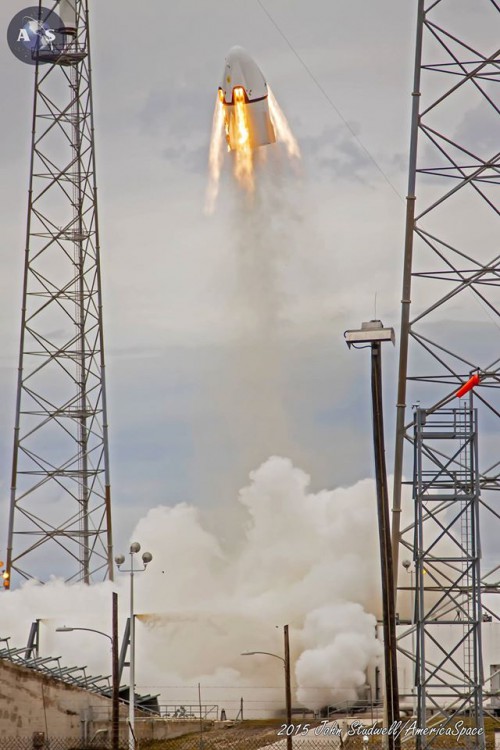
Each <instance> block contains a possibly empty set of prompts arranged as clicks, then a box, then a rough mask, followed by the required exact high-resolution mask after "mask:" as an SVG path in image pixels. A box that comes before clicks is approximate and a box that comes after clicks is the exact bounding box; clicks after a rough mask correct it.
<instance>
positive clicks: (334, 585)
mask: <svg viewBox="0 0 500 750" xmlns="http://www.w3.org/2000/svg"><path fill="white" fill-rule="evenodd" d="M309 485H310V478H309V477H308V476H307V474H306V473H305V472H303V471H302V470H300V469H298V468H296V467H294V466H293V465H292V463H291V461H290V460H288V459H285V458H278V457H274V458H270V459H269V460H268V461H266V462H265V463H264V464H262V466H260V467H259V468H258V469H257V470H255V471H253V472H252V473H251V476H250V483H249V484H248V486H247V487H245V488H244V489H242V490H241V492H240V494H239V503H240V504H241V505H242V506H243V508H244V511H245V512H244V518H245V519H246V521H245V523H244V525H243V526H242V527H240V528H237V529H235V530H234V536H235V540H236V542H237V543H236V544H235V545H232V549H233V550H236V551H231V552H229V551H228V550H226V549H225V548H224V545H223V544H222V543H221V541H220V540H219V539H218V538H217V536H216V535H215V534H213V533H209V532H208V531H207V530H206V528H204V526H203V524H202V522H201V520H200V515H199V512H198V511H197V509H196V508H194V507H192V506H189V505H187V504H185V503H182V504H179V505H176V506H174V507H163V506H162V507H157V508H154V509H152V510H150V511H149V512H148V513H147V515H146V516H145V517H144V518H143V519H142V520H141V521H140V523H139V524H138V526H137V528H136V529H135V531H134V533H133V535H132V538H133V539H134V540H135V539H137V540H138V541H140V542H141V544H142V549H143V550H149V551H151V552H152V554H153V562H152V563H150V565H149V566H148V569H147V571H146V572H145V573H142V574H141V575H138V576H137V577H136V612H137V613H139V618H138V627H137V685H138V689H139V690H141V691H142V692H152V693H159V694H160V696H161V700H162V702H169V703H172V702H177V703H179V702H184V703H189V702H190V701H192V702H193V703H194V702H196V685H197V684H198V682H200V683H201V685H202V691H203V701H204V702H218V703H219V704H220V703H222V702H223V701H225V702H226V703H227V705H226V708H228V710H232V709H233V708H234V709H235V710H234V712H233V715H234V714H235V713H236V706H237V704H238V702H239V696H240V695H244V696H245V701H246V702H247V715H249V716H252V709H253V711H254V714H253V715H257V714H258V713H259V712H260V713H261V712H262V710H263V709H267V710H269V709H276V708H279V707H280V706H282V703H283V690H282V674H281V671H280V668H279V663H278V662H277V661H276V660H274V659H270V658H268V657H265V656H261V657H258V656H257V657H246V658H245V657H242V656H241V653H242V652H243V651H245V650H255V651H270V652H274V653H276V654H278V655H280V654H282V653H283V641H282V637H283V636H282V625H283V624H285V623H288V624H289V625H290V641H291V648H292V657H293V661H294V662H296V670H295V680H296V694H295V700H296V701H300V702H302V703H304V704H305V705H309V706H312V707H317V706H319V705H320V704H324V703H327V702H332V701H333V700H334V699H335V700H339V699H340V698H341V697H342V699H345V698H346V697H351V696H353V695H354V693H355V688H356V687H358V686H360V685H362V684H363V683H364V682H365V670H366V668H367V667H368V666H369V664H372V663H373V662H374V660H375V659H376V658H377V655H378V653H379V646H378V643H377V641H376V640H375V628H374V624H375V618H374V617H373V615H370V614H367V612H366V611H365V610H364V607H366V608H368V610H371V611H374V607H375V601H376V600H377V591H378V579H379V568H378V556H377V549H376V538H377V537H376V519H375V497H374V484H373V482H372V481H371V480H365V481H363V482H360V483H358V484H357V485H356V486H354V487H352V488H350V489H342V488H339V489H336V490H323V491H320V492H317V493H314V492H311V490H310V487H309ZM113 587H114V588H115V589H117V590H118V591H119V594H120V619H121V624H122V626H123V623H124V618H125V617H126V615H127V606H128V576H126V575H124V576H120V574H118V580H117V581H116V583H115V584H114V585H113V584H111V583H103V584H97V585H94V586H91V587H86V586H84V585H83V584H76V585H72V586H67V585H65V584H64V583H62V582H61V581H52V582H49V583H48V584H46V585H45V586H41V585H37V584H34V583H28V584H26V585H25V586H24V587H23V588H22V589H19V590H16V591H13V592H11V593H10V594H8V595H4V597H3V600H2V605H3V606H2V633H1V634H0V635H2V636H6V635H11V636H12V642H11V643H12V645H22V644H23V643H25V642H26V635H27V632H28V628H29V624H30V622H31V621H32V620H33V619H35V618H37V617H38V618H42V619H43V622H42V632H41V636H42V637H41V645H42V651H43V655H49V654H51V655H56V656H57V655H61V654H62V655H63V659H64V663H68V664H69V663H70V662H71V664H82V665H83V664H85V665H86V666H87V667H88V670H87V671H93V672H98V673H103V672H106V671H109V668H107V666H106V665H107V664H108V663H109V662H108V660H109V650H108V649H107V648H106V644H105V643H102V642H100V640H102V641H104V639H99V637H98V636H96V635H92V634H89V633H73V634H64V635H63V634H61V633H57V632H56V631H55V628H56V627H59V626H61V625H69V626H80V627H91V628H96V629H99V630H103V631H107V632H109V630H110V611H109V610H110V600H111V590H112V588H113ZM277 626H279V627H278V629H277ZM126 680H127V675H126V674H124V679H123V681H124V682H126ZM266 686H267V687H266ZM270 687H276V690H275V691H274V692H272V691H271V693H269V692H268V689H269V688H270Z"/></svg>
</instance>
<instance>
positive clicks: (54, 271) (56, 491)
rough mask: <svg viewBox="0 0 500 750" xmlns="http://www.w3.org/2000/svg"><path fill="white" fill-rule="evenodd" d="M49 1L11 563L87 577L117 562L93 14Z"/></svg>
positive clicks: (108, 574) (41, 57) (37, 100)
mask: <svg viewBox="0 0 500 750" xmlns="http://www.w3.org/2000/svg"><path fill="white" fill-rule="evenodd" d="M47 8H49V9H50V12H54V11H55V13H56V14H57V16H58V17H59V19H60V20H61V21H62V23H63V27H62V28H61V29H58V31H59V32H60V37H61V39H62V41H61V39H59V41H58V42H56V43H55V44H54V45H51V46H50V47H45V48H44V49H39V50H37V51H35V52H34V54H35V55H36V56H37V57H36V64H35V65H34V77H35V81H34V95H33V123H32V141H31V158H30V180H29V201H28V214H27V225H26V250H25V265H24V280H23V303H22V322H21V337H20V352H19V371H18V384H17V398H16V414H15V432H14V448H13V461H12V483H11V500H10V517H9V527H8V543H7V572H8V573H11V574H12V576H13V577H17V579H18V580H19V579H31V578H34V579H38V580H41V581H43V580H46V579H47V578H48V577H49V576H50V575H57V576H60V577H62V578H64V579H65V580H66V581H84V582H86V583H90V582H92V581H98V580H103V579H106V578H110V579H111V578H112V577H113V564H112V530H111V494H110V476H109V454H108V434H107V410H106V386H105V367H104V340H103V325H102V296H101V271H100V251H99V229H98V213H97V187H96V172H95V150H94V119H93V103H92V76H91V57H90V36H89V13H88V2H87V0H58V1H57V2H51V3H48V4H47ZM40 13H42V6H41V5H40ZM39 20H41V19H39ZM42 20H43V19H42Z"/></svg>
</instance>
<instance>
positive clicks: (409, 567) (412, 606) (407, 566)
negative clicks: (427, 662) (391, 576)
mask: <svg viewBox="0 0 500 750" xmlns="http://www.w3.org/2000/svg"><path fill="white" fill-rule="evenodd" d="M402 565H403V568H404V569H405V570H406V572H408V573H409V574H410V620H411V658H412V665H411V696H412V711H413V715H414V716H415V711H416V709H417V705H416V697H417V696H416V695H415V666H414V662H415V660H416V659H415V596H414V593H413V568H412V565H411V560H403V563H402Z"/></svg>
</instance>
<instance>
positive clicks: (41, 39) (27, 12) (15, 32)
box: [7, 5, 64, 65]
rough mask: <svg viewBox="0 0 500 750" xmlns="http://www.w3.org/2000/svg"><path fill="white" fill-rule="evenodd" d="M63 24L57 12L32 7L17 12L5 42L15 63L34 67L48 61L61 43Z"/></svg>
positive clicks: (62, 39)
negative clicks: (19, 61) (17, 61)
mask: <svg viewBox="0 0 500 750" xmlns="http://www.w3.org/2000/svg"><path fill="white" fill-rule="evenodd" d="M62 29H63V23H62V21H61V19H60V18H59V16H58V15H57V13H54V11H53V10H50V9H48V8H44V7H43V6H42V5H34V6H30V7H28V8H24V10H20V11H19V13H16V15H15V16H14V18H13V19H12V21H11V22H10V24H9V28H8V30H7V42H8V44H9V47H10V50H11V52H12V53H13V54H14V55H15V56H16V57H17V59H18V60H21V61H22V62H25V63H28V64H29V65H36V63H37V62H38V63H40V64H42V63H48V62H50V61H51V60H50V53H51V52H55V50H57V48H58V47H59V48H60V47H61V45H62V44H63V43H64V36H63V34H62V33H61V31H62Z"/></svg>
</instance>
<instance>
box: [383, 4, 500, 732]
mask: <svg viewBox="0 0 500 750" xmlns="http://www.w3.org/2000/svg"><path fill="white" fill-rule="evenodd" d="M417 7H418V11H417V16H418V17H417V35H416V56H415V71H414V89H413V111H412V125H411V143H410V168H409V180H408V195H407V217H406V237H405V254H404V271H403V293H402V315H401V331H400V361H399V382H398V399H397V429H396V454H395V467H394V475H395V484H394V508H393V560H394V565H395V579H397V574H398V571H399V565H398V559H399V554H398V553H399V549H400V547H402V549H403V551H405V553H406V554H405V556H407V555H408V551H409V552H410V554H411V555H412V556H413V560H414V561H415V565H416V570H417V574H418V570H419V568H418V566H419V565H420V569H422V568H423V566H424V562H422V559H421V558H422V554H423V552H422V550H425V545H424V547H422V545H421V544H420V541H421V540H420V541H419V536H418V534H419V533H420V532H419V528H418V524H419V520H418V517H417V518H414V520H413V522H408V521H405V522H404V523H401V496H402V486H403V485H404V483H405V481H406V483H407V484H410V485H413V492H414V501H415V504H416V506H417V507H418V504H419V503H424V506H422V507H425V502H427V500H426V497H425V496H426V494H429V495H433V494H437V495H439V481H440V476H441V475H440V474H439V472H436V474H435V486H432V481H431V480H430V479H429V481H430V485H431V486H427V485H426V492H425V493H424V494H422V492H421V491H420V490H419V489H418V488H419V486H420V485H419V478H418V476H419V475H418V461H419V456H420V459H421V458H422V455H424V454H423V453H422V451H424V452H425V450H427V448H426V446H425V441H424V442H422V440H420V438H419V437H418V435H417V434H416V432H415V430H416V429H417V426H418V415H419V414H420V415H421V414H422V413H425V414H435V417H436V419H440V418H443V419H444V416H443V415H444V414H446V413H447V411H446V410H444V411H443V408H444V406H445V405H448V407H450V406H451V407H457V406H458V405H459V402H458V401H457V400H456V399H455V393H456V391H457V388H458V387H459V385H460V384H461V383H463V382H464V381H467V380H468V379H469V377H470V376H471V375H472V374H473V373H478V374H479V377H480V385H479V386H478V387H477V388H476V389H475V392H474V406H475V407H476V408H477V411H478V423H479V425H480V430H481V431H480V433H479V457H480V458H479V461H480V463H479V465H476V466H475V472H476V473H477V485H478V489H477V499H475V500H474V501H472V500H470V503H473V502H474V503H477V512H478V517H479V525H480V526H481V531H482V532H483V535H484V532H485V531H486V532H487V535H492V534H493V530H494V529H496V534H497V535H498V531H499V530H500V523H499V521H500V513H499V510H498V508H499V505H498V501H499V499H500V495H499V490H500V455H499V451H498V441H496V442H495V441H494V440H493V439H492V436H493V435H495V433H498V430H499V428H500V358H499V355H498V351H499V344H500V254H499V249H498V236H499V229H500V225H499V221H498V220H499V213H500V201H499V197H500V192H499V186H500V154H499V150H498V133H499V132H500V117H499V115H500V90H499V84H500V51H499V49H498V39H499V37H500V5H499V3H498V2H497V0H473V1H472V0H471V1H470V2H467V0H465V2H462V3H460V6H459V7H457V3H456V2H454V0H417ZM415 402H417V403H420V402H421V403H422V404H424V405H425V406H426V409H425V410H420V409H419V408H418V409H416V411H414V412H413V414H409V413H408V411H407V406H408V405H412V404H413V405H415ZM450 402H452V403H450ZM474 420H475V417H474ZM471 429H472V428H471ZM472 431H473V432H474V434H475V427H474V429H473V430H472ZM417 433H418V430H417ZM420 437H421V435H420ZM471 439H472V438H471ZM474 440H475V438H474ZM415 441H417V443H419V445H420V448H419V449H418V450H417V452H416V453H415V454H414V458H415V464H414V468H413V470H412V465H411V457H412V454H411V452H410V450H409V449H408V450H405V446H408V448H409V447H410V445H413V446H414V447H415V448H416V446H415ZM419 441H420V442H419ZM452 443H453V441H451V443H450V442H449V441H448V443H447V442H446V441H443V442H442V444H441V445H440V446H438V447H437V448H436V449H434V448H433V449H432V450H431V449H429V451H430V453H432V455H434V457H435V458H436V460H438V459H439V461H440V463H441V469H442V470H443V467H447V469H448V470H449V471H451V472H453V471H455V470H458V468H460V467H462V463H461V458H460V456H461V455H462V453H461V451H458V452H457V448H456V447H455V448H454V447H453V445H452ZM466 444H467V445H468V444H469V443H467V441H466ZM464 450H465V449H464ZM419 451H420V453H419ZM430 453H429V452H428V453H427V454H425V455H426V457H427V459H428V458H429V455H430ZM412 475H413V479H412V480H410V477H412ZM405 477H406V479H405ZM461 492H462V494H463V490H457V498H455V500H456V503H458V504H457V505H453V503H451V501H450V502H446V501H444V502H443V503H441V504H440V505H439V504H437V505H435V506H433V509H432V513H429V512H428V508H427V510H426V511H424V510H423V509H422V508H421V516H420V522H421V524H423V527H425V526H426V524H428V525H432V524H433V523H434V524H437V526H436V528H438V527H439V528H440V532H439V533H438V532H437V531H436V528H435V529H434V534H438V539H439V538H441V537H440V536H439V534H441V535H442V538H443V539H444V538H445V537H446V544H445V545H444V547H445V549H448V546H449V545H451V546H452V547H453V546H454V545H455V547H456V545H458V547H459V554H458V557H460V560H458V559H455V560H446V559H445V558H446V554H445V553H444V552H443V553H440V555H437V557H436V559H435V560H434V559H433V557H434V556H435V550H434V552H432V551H430V552H429V554H428V556H427V558H426V560H425V567H426V569H427V570H428V571H429V570H432V568H433V566H434V578H435V581H434V583H435V582H436V581H439V584H436V583H435V585H437V586H438V588H439V589H440V593H439V595H440V596H441V597H444V599H448V600H449V601H453V598H454V597H455V598H456V596H457V591H456V588H457V586H458V587H459V588H460V591H461V594H460V597H458V599H459V605H458V606H459V608H460V609H461V610H462V611H463V612H474V618H475V619H474V623H475V625H477V623H478V618H479V617H480V614H481V592H485V591H486V592H488V593H499V592H500V575H499V570H500V567H499V564H498V563H499V561H498V559H496V560H495V559H494V556H495V554H494V552H493V553H492V544H491V543H490V545H489V552H488V553H487V554H488V561H487V564H486V565H485V564H484V562H483V565H482V575H481V577H480V578H479V577H478V568H476V567H474V575H472V572H471V570H472V569H470V570H469V572H470V576H469V579H468V582H467V583H464V581H463V580H461V581H460V585H459V584H458V583H457V575H458V573H457V570H458V572H460V571H462V567H461V566H463V565H465V566H467V559H468V555H469V551H470V550H471V549H474V550H476V551H477V550H478V549H479V535H480V529H479V526H478V525H475V526H474V527H473V526H472V525H471V523H467V522H466V521H467V518H468V517H467V514H466V513H465V511H464V512H459V513H458V515H456V518H457V520H458V519H460V520H461V521H463V523H457V525H456V526H454V525H453V524H452V525H451V526H450V525H449V524H450V514H453V513H457V511H456V510H455V508H462V510H463V509H464V507H465V506H463V504H462V505H460V503H461V502H462V501H460V500H459V499H458V496H459V495H460V493H461ZM474 497H476V496H474ZM463 502H465V503H467V502H468V501H467V500H464V501H463ZM468 507H469V510H470V508H471V507H472V505H470V506H468ZM474 507H475V506H474ZM471 512H472V511H471ZM474 512H475V511H474ZM412 516H413V514H412ZM469 520H470V519H469ZM459 526H460V529H459V528H458V527H459ZM490 541H491V537H490ZM484 546H485V548H486V547H487V545H486V544H485V545H484ZM429 549H430V548H429ZM455 551H456V550H455ZM455 557H457V554H456V555H455ZM497 558H498V553H497ZM419 560H420V563H419V562H418V561H419ZM478 565H479V563H478ZM429 585H430V584H429ZM423 587H424V579H423V578H422V577H421V581H420V589H419V586H418V585H417V587H416V588H417V593H419V594H422V589H423ZM483 607H484V601H483ZM435 614H436V613H435ZM489 614H490V615H491V616H492V617H493V618H494V619H498V618H497V616H496V615H495V614H494V612H490V613H489ZM436 616H437V617H438V618H441V619H443V618H444V621H445V620H446V616H447V615H446V613H445V612H444V613H443V612H438V613H437V614H436ZM427 617H428V610H427V609H426V606H424V602H423V595H422V596H420V595H419V596H417V597H416V601H415V619H414V621H415V623H416V629H417V635H419V634H420V636H421V634H422V632H423V629H425V623H426V618H427ZM475 625H474V627H475ZM478 630H480V628H479V626H478ZM441 632H442V631H441ZM420 636H419V637H420ZM422 637H423V636H421V637H420V641H419V642H420V645H421V647H422V643H423V642H422ZM479 642H480V636H479V637H476V636H475V635H474V636H473V637H472V636H471V637H470V638H469V639H468V642H467V646H466V647H465V645H462V652H463V653H462V655H461V657H460V658H462V659H463V660H466V661H467V662H468V663H469V664H475V665H480V662H481V653H480V652H479V651H478V649H479ZM455 657H456V654H455ZM418 658H419V659H420V660H421V659H422V658H424V656H423V655H422V653H420V654H419V655H418ZM448 658H449V659H450V660H452V659H453V655H448ZM424 660H425V658H424ZM455 666H456V665H455ZM455 666H452V665H451V661H450V663H448V664H447V662H446V659H444V661H443V662H442V663H441V665H440V668H441V678H442V677H443V675H444V674H446V673H447V671H448V672H452V673H453V672H454V671H455ZM476 678H477V679H476V682H475V683H474V685H473V686H472V687H471V686H469V687H470V690H469V689H467V690H465V688H464V691H465V693H467V696H468V698H467V700H469V705H468V706H465V707H464V704H463V703H462V710H467V711H469V712H471V714H472V715H474V716H476V713H475V712H476V709H477V706H478V700H479V699H477V690H479V684H478V682H477V680H478V679H481V680H482V677H481V675H480V674H479V673H477V674H476ZM429 679H430V678H429ZM474 679H475V678H474ZM423 680H424V677H423V675H422V674H421V675H420V684H422V681H423ZM425 693H426V691H425V689H423V688H422V690H421V692H420V693H419V711H420V714H421V716H420V718H421V719H422V720H423V719H424V716H423V715H425V710H426V705H428V706H429V707H430V705H429V703H428V702H427V704H426V696H425ZM428 697H429V695H427V698H428ZM434 697H435V699H436V702H438V703H439V690H437V691H436V693H435V695H434ZM467 700H466V701H465V703H467ZM478 710H479V714H478V715H477V716H476V719H477V721H478V722H479V723H481V721H482V717H481V715H480V714H481V712H482V705H481V706H480V708H479V709H478ZM428 742H429V744H430V742H431V740H428Z"/></svg>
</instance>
